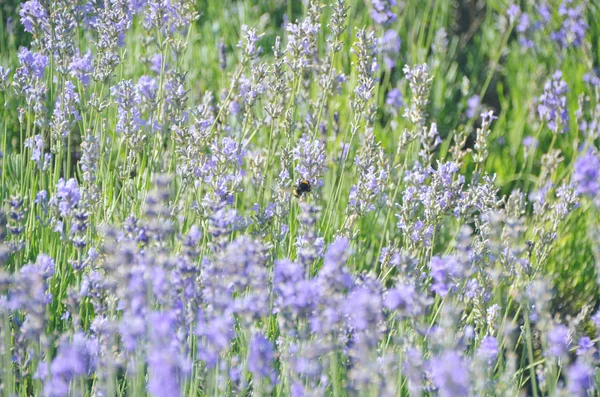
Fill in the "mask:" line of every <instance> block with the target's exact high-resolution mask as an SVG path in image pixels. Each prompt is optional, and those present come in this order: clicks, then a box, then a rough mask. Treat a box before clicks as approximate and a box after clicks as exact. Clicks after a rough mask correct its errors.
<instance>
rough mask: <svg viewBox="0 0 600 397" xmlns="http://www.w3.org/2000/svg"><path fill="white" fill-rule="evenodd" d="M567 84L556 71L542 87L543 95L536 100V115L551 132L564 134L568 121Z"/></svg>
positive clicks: (559, 72) (560, 73)
mask: <svg viewBox="0 0 600 397" xmlns="http://www.w3.org/2000/svg"><path fill="white" fill-rule="evenodd" d="M568 91H569V87H568V86H567V83H566V82H565V81H564V80H563V79H562V72H561V71H560V70H557V71H556V72H554V74H553V75H552V78H550V79H549V80H548V81H547V82H546V84H545V85H544V93H543V94H542V95H540V96H539V97H538V98H537V103H538V105H537V113H538V116H539V117H540V119H541V120H542V121H545V122H547V123H548V127H549V128H550V130H552V132H554V133H557V132H561V133H563V132H565V131H566V130H567V125H568V121H569V113H568V109H567V97H566V93H567V92H568Z"/></svg>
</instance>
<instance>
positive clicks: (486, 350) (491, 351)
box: [477, 335, 498, 363]
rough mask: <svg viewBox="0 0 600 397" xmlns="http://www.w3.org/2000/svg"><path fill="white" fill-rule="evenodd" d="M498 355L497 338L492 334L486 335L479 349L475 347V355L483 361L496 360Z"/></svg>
mask: <svg viewBox="0 0 600 397" xmlns="http://www.w3.org/2000/svg"><path fill="white" fill-rule="evenodd" d="M497 355H498V340H497V339H496V338H495V337H494V336H491V335H490V336H486V337H485V338H483V340H482V341H481V344H480V345H479V349H477V357H479V358H481V359H482V360H483V361H486V362H488V363H491V362H493V361H495V360H496V356H497Z"/></svg>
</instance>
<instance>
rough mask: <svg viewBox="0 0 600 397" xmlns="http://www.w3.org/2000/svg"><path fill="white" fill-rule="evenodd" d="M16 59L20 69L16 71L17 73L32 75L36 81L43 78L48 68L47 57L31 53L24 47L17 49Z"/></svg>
mask: <svg viewBox="0 0 600 397" xmlns="http://www.w3.org/2000/svg"><path fill="white" fill-rule="evenodd" d="M18 58H19V64H20V65H21V67H20V68H19V69H17V73H19V74H20V73H23V74H25V75H32V76H34V77H37V78H38V79H41V78H43V77H44V71H45V70H46V67H47V66H48V57H47V56H46V55H43V54H40V53H39V52H32V51H29V50H28V49H27V48H25V47H21V48H20V49H19V53H18ZM15 78H16V77H15Z"/></svg>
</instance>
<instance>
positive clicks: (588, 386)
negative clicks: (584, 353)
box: [567, 361, 596, 397]
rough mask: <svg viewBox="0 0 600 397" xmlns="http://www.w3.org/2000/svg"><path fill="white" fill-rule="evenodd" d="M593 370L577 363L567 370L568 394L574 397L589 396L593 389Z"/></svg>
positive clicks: (586, 365)
mask: <svg viewBox="0 0 600 397" xmlns="http://www.w3.org/2000/svg"><path fill="white" fill-rule="evenodd" d="M595 372H596V371H595V369H594V368H591V367H590V366H589V365H588V364H586V363H580V362H579V361H578V362H576V363H575V364H573V365H572V366H571V367H570V368H569V369H568V370H567V385H568V389H569V392H570V393H572V395H573V396H575V397H586V396H589V395H590V394H589V392H590V390H593V388H594V377H595Z"/></svg>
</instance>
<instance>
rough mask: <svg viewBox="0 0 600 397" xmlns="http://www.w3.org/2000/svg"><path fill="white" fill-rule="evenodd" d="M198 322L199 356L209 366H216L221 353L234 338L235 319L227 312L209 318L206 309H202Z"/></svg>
mask: <svg viewBox="0 0 600 397" xmlns="http://www.w3.org/2000/svg"><path fill="white" fill-rule="evenodd" d="M197 324H198V326H197V328H196V335H198V337H199V338H201V340H200V341H199V342H198V358H199V359H200V360H202V361H204V362H205V363H206V366H207V367H209V368H214V366H215V365H216V364H217V360H218V359H219V357H220V355H221V353H223V352H224V351H225V350H226V349H227V347H228V346H229V341H231V339H233V336H234V331H233V319H232V318H231V316H229V315H226V314H225V315H221V316H218V317H214V318H207V317H206V314H205V313H204V311H200V312H199V313H198V322H197Z"/></svg>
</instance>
